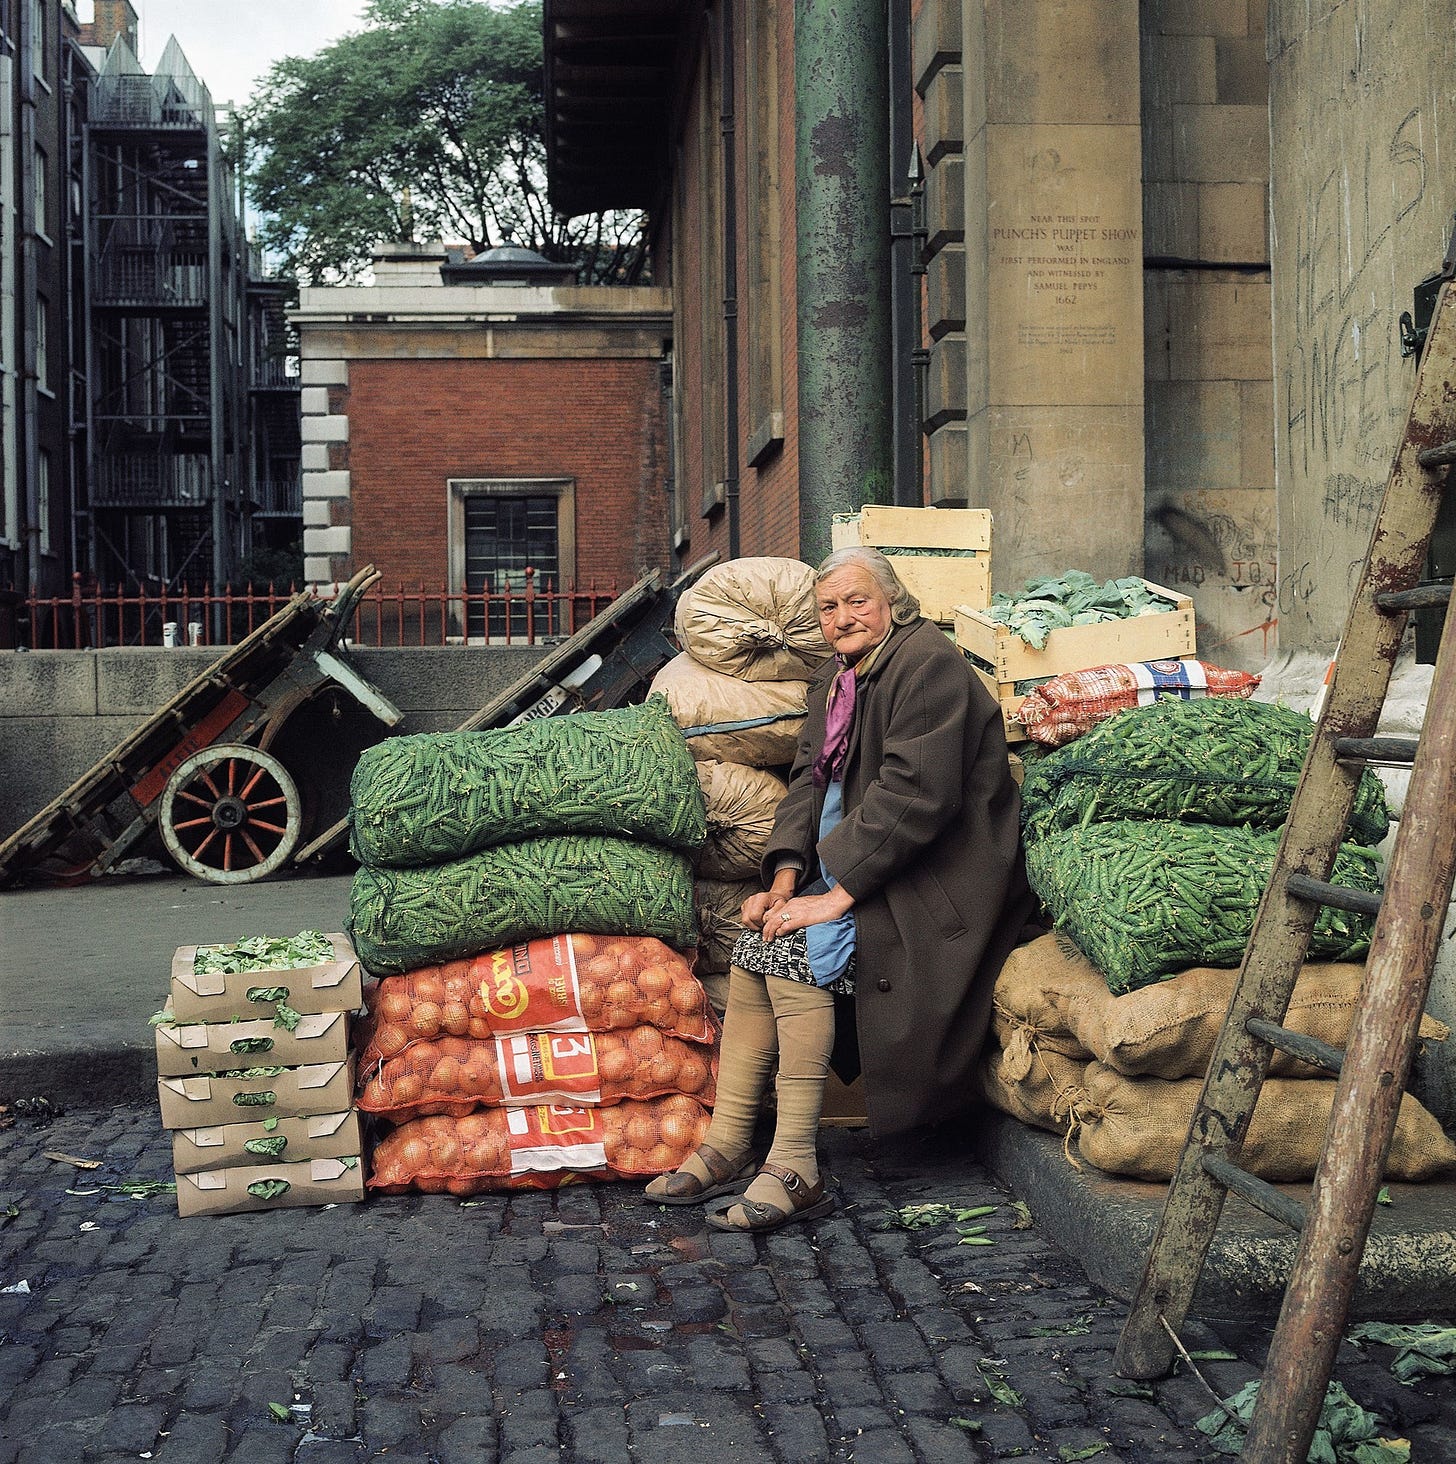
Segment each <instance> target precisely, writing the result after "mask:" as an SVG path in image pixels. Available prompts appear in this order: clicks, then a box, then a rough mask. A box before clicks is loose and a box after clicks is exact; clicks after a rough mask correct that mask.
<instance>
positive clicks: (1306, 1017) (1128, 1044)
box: [994, 935, 1450, 1079]
mask: <svg viewBox="0 0 1456 1464" xmlns="http://www.w3.org/2000/svg"><path fill="white" fill-rule="evenodd" d="M1363 978H1364V967H1363V966H1361V965H1358V964H1355V963H1353V962H1316V961H1311V962H1309V963H1308V964H1307V965H1306V966H1305V967H1304V969H1303V970H1302V971H1301V972H1300V975H1299V979H1298V981H1296V982H1295V986H1294V994H1293V996H1292V997H1291V999H1290V1003H1289V1010H1288V1012H1287V1014H1286V1015H1285V1019H1284V1025H1285V1026H1287V1027H1288V1028H1289V1029H1290V1030H1291V1031H1294V1032H1299V1033H1302V1034H1303V1035H1305V1036H1309V1037H1317V1038H1319V1039H1320V1041H1322V1042H1328V1043H1329V1044H1330V1045H1331V1046H1332V1047H1343V1046H1344V1045H1345V1042H1346V1041H1347V1039H1348V1038H1349V1035H1350V1022H1351V1019H1352V1017H1353V1014H1354V1010H1355V1002H1356V1000H1357V998H1358V997H1359V994H1360V983H1361V981H1362V980H1363ZM1237 980H1238V972H1237V971H1233V970H1224V969H1221V968H1213V967H1206V966H1196V967H1193V968H1191V969H1190V970H1187V971H1182V972H1180V973H1179V974H1178V975H1176V976H1171V977H1169V978H1167V979H1166V980H1164V981H1160V982H1158V983H1156V984H1155V985H1152V986H1144V987H1142V988H1141V989H1140V990H1138V991H1132V992H1128V993H1127V994H1126V995H1124V996H1113V995H1112V993H1111V992H1110V991H1108V989H1107V982H1106V981H1105V980H1104V979H1103V977H1102V974H1101V972H1100V971H1098V969H1097V968H1096V967H1095V966H1094V965H1093V964H1092V963H1091V962H1090V961H1089V960H1088V959H1087V958H1086V956H1084V955H1083V954H1082V953H1081V951H1079V950H1078V949H1077V947H1076V946H1075V945H1073V944H1072V942H1071V941H1070V940H1068V939H1067V938H1066V937H1065V936H1059V935H1044V936H1042V937H1040V938H1039V939H1037V940H1034V941H1032V942H1031V943H1030V944H1029V945H1024V946H1019V947H1018V948H1017V949H1016V950H1014V951H1012V953H1011V955H1010V956H1009V957H1008V958H1007V961H1006V964H1005V965H1004V966H1003V967H1002V968H1001V974H1000V976H999V977H998V978H997V981H996V995H995V1001H996V1008H995V1016H994V1021H995V1031H996V1034H997V1037H998V1040H999V1041H1000V1042H1001V1044H1002V1046H1003V1047H1004V1046H1007V1045H1009V1042H1010V1039H1011V1035H1012V1033H1014V1032H1015V1031H1016V1029H1017V1028H1018V1027H1021V1026H1025V1027H1028V1028H1030V1029H1031V1031H1032V1033H1033V1034H1034V1037H1035V1040H1036V1041H1037V1043H1038V1044H1039V1045H1040V1046H1042V1047H1045V1048H1049V1049H1051V1050H1052V1051H1056V1052H1063V1053H1066V1054H1067V1055H1069V1056H1075V1055H1076V1054H1078V1053H1084V1054H1085V1055H1086V1057H1087V1058H1088V1059H1089V1060H1090V1059H1092V1058H1096V1059H1097V1061H1098V1062H1102V1063H1106V1064H1107V1066H1109V1067H1111V1068H1114V1069H1116V1070H1117V1071H1118V1072H1120V1073H1126V1074H1128V1075H1129V1076H1134V1077H1141V1076H1146V1077H1156V1078H1168V1079H1178V1078H1202V1077H1203V1075H1204V1074H1205V1073H1206V1072H1207V1071H1208V1064H1209V1061H1210V1059H1211V1058H1212V1056H1213V1048H1214V1043H1215V1042H1216V1041H1217V1040H1218V1034H1219V1031H1220V1030H1221V1028H1222V1027H1223V1021H1224V1017H1225V1015H1226V1014H1227V1012H1228V1008H1229V1003H1230V1002H1231V1001H1232V1000H1233V993H1234V986H1235V984H1236V983H1237ZM1420 1035H1421V1037H1422V1038H1424V1039H1425V1040H1427V1041H1435V1042H1443V1041H1445V1040H1446V1038H1447V1037H1448V1036H1449V1035H1450V1032H1449V1029H1448V1028H1447V1027H1446V1026H1445V1024H1444V1023H1442V1022H1438V1021H1436V1020H1435V1018H1434V1017H1430V1016H1423V1017H1422V1018H1421V1026H1420ZM1269 1071H1270V1072H1271V1074H1273V1075H1274V1076H1275V1077H1297V1078H1308V1077H1312V1076H1314V1075H1315V1073H1316V1069H1314V1068H1312V1067H1310V1066H1309V1065H1308V1064H1307V1063H1302V1062H1300V1061H1298V1060H1297V1059H1296V1058H1292V1057H1290V1056H1288V1054H1286V1053H1282V1052H1276V1053H1275V1054H1274V1058H1273V1062H1272V1063H1271V1065H1270V1069H1269Z"/></svg>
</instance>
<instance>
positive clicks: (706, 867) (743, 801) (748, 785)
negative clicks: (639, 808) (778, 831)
mask: <svg viewBox="0 0 1456 1464" xmlns="http://www.w3.org/2000/svg"><path fill="white" fill-rule="evenodd" d="M695 766H696V768H697V770H698V783H699V784H700V785H701V787H702V790H703V802H704V803H705V804H706V805H707V808H708V837H707V838H706V839H705V840H704V841H703V844H702V846H701V848H699V850H698V852H697V856H696V859H695V862H694V868H695V869H696V871H697V873H698V874H699V875H701V876H702V877H703V878H704V879H757V878H758V872H759V870H758V867H759V865H760V864H761V863H762V862H763V854H764V850H765V849H767V848H768V836H769V835H770V834H771V833H772V832H773V821H774V811H775V810H776V809H777V808H778V806H779V801H780V800H781V799H782V798H783V796H784V794H785V793H787V792H788V785H787V784H786V783H785V782H784V780H783V779H782V778H780V777H777V776H775V775H774V774H773V773H771V772H769V771H768V770H767V769H765V768H746V767H744V766H743V765H742V764H741V763H725V762H700V763H696V764H695Z"/></svg>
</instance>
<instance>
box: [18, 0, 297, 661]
mask: <svg viewBox="0 0 1456 1464" xmlns="http://www.w3.org/2000/svg"><path fill="white" fill-rule="evenodd" d="M0 31H3V38H4V41H5V45H4V47H3V51H4V54H3V55H0V410H3V416H0V422H3V429H0V431H3V435H0V477H3V490H0V644H13V643H14V639H15V636H16V633H17V626H16V623H15V618H16V615H17V613H18V609H19V606H20V604H21V603H22V602H23V601H24V599H25V597H26V596H27V595H32V594H33V595H37V596H42V597H47V596H54V595H60V594H65V593H67V592H68V590H69V587H70V585H71V580H72V576H73V574H77V573H79V574H82V575H84V576H87V577H90V578H94V579H96V580H98V581H99V582H101V583H102V584H105V585H107V586H117V587H120V588H124V589H127V590H134V589H136V588H138V587H146V588H148V589H155V588H159V587H161V586H163V585H165V586H167V587H168V588H177V587H180V586H182V585H184V584H185V585H187V586H189V587H193V588H195V587H198V586H200V585H202V584H203V583H205V582H208V581H214V582H218V583H222V582H224V581H227V580H230V579H235V578H236V577H237V576H238V574H239V572H240V571H245V570H246V566H247V565H248V563H249V561H250V559H251V557H252V556H253V554H254V553H255V551H256V550H257V549H258V548H273V549H280V548H283V547H285V546H288V547H292V548H293V549H296V548H297V546H298V543H299V540H300V538H301V527H302V526H301V497H300V480H299V465H298V458H299V444H298V426H297V423H298V401H299V385H298V375H297V358H296V351H295V350H292V349H291V348H290V337H289V335H288V328H287V324H286V320H285V318H284V308H283V307H284V303H285V299H284V294H285V293H286V292H283V287H282V286H280V285H279V284H278V283H277V282H273V281H268V280H266V279H265V278H264V277H263V272H262V267H261V261H260V260H259V258H258V257H257V255H256V253H255V252H254V251H252V250H251V249H250V247H249V245H248V243H247V241H246V239H245V238H244V234H243V226H242V218H241V199H240V195H239V191H238V178H237V173H236V170H235V168H234V166H233V162H234V160H233V158H232V156H231V152H230V149H231V148H232V145H233V143H232V141H231V140H230V133H229V131H228V128H227V126H226V125H225V119H220V118H219V115H218V112H217V109H216V108H215V107H214V106H213V103H212V100H211V97H210V96H209V95H208V92H207V88H206V87H205V86H204V85H203V84H202V83H201V82H200V81H199V80H198V78H197V77H196V76H195V75H194V74H193V73H192V70H191V68H190V66H188V64H187V60H186V57H185V56H184V55H183V54H182V52H181V50H180V48H179V47H178V46H177V45H176V42H175V41H172V42H170V43H169V44H168V46H167V47H166V49H165V51H164V52H163V55H162V57H161V60H160V62H159V63H158V65H157V68H156V70H155V71H154V72H148V71H146V70H145V69H144V68H143V67H142V66H141V64H140V63H139V62H138V60H137V57H136V39H137V34H136V32H137V15H136V11H135V10H134V9H133V7H132V5H131V4H130V3H129V0H96V3H95V7H94V18H93V19H92V20H91V21H88V22H87V23H85V24H84V25H83V24H81V23H79V22H78V20H77V17H76V14H75V11H74V9H73V7H72V6H71V5H70V4H69V3H62V0H0ZM281 292H282V293H281Z"/></svg>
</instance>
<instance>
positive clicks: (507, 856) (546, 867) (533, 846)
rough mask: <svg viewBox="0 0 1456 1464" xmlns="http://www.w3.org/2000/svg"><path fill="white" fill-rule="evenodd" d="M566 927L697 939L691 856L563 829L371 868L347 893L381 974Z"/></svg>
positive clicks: (369, 958) (365, 958) (364, 956)
mask: <svg viewBox="0 0 1456 1464" xmlns="http://www.w3.org/2000/svg"><path fill="white" fill-rule="evenodd" d="M694 786H696V779H695V780H694ZM563 930H579V931H584V932H586V933H588V934H604V935H652V936H656V937H657V939H658V940H662V941H666V942H667V944H668V945H670V946H675V947H677V948H679V949H682V948H684V947H687V946H691V945H693V944H695V942H696V940H697V927H696V924H695V921H694V918H693V871H692V864H691V862H690V861H689V859H688V857H687V855H685V854H680V853H678V852H676V851H674V850H671V849H663V848H661V847H659V846H658V845H655V844H641V843H636V842H634V841H632V840H630V839H617V838H612V837H609V836H605V835H594V834H561V835H558V836H556V837H554V838H546V839H522V840H521V841H519V842H518V843H514V844H500V845H497V846H496V847H494V848H491V849H484V850H482V851H481V852H480V853H478V854H471V855H467V856H466V857H465V858H464V859H455V860H452V861H451V862H449V863H448V864H437V865H434V866H433V867H431V868H429V869H386V868H372V867H369V866H366V867H365V868H363V869H361V870H359V872H358V873H357V874H356V875H355V876H354V884H353V887H352V889H351V891H350V896H349V933H350V934H351V936H352V937H353V940H354V949H355V951H356V952H357V953H358V956H359V959H360V960H361V961H362V962H363V963H364V966H365V969H366V970H369V971H372V972H374V973H375V974H376V975H383V974H387V973H390V972H396V971H409V970H413V969H414V968H415V967H417V966H428V965H434V964H436V963H437V962H439V961H448V960H453V959H455V958H457V957H460V956H472V955H476V954H478V953H479V952H480V951H489V950H497V949H499V948H500V947H502V946H508V945H514V944H515V943H516V942H517V941H523V940H533V939H534V938H535V937H536V936H539V935H555V934H558V933H559V932H561V931H563Z"/></svg>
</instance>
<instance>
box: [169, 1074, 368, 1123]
mask: <svg viewBox="0 0 1456 1464" xmlns="http://www.w3.org/2000/svg"><path fill="white" fill-rule="evenodd" d="M157 1098H158V1101H159V1103H160V1105H161V1109H162V1127H163V1128H168V1129H192V1128H208V1127H211V1126H212V1125H213V1124H225V1123H247V1122H250V1121H253V1122H256V1121H257V1120H260V1119H264V1118H295V1117H298V1116H300V1115H303V1114H309V1113H340V1112H343V1111H344V1110H346V1109H348V1108H350V1107H352V1106H353V1102H354V1061H353V1058H349V1059H348V1060H347V1061H344V1062H321V1063H310V1064H309V1065H308V1066H307V1067H293V1068H286V1067H257V1066H250V1067H248V1068H246V1069H243V1070H240V1071H239V1072H237V1073H235V1074H231V1075H223V1074H220V1075H217V1076H213V1077H207V1076H204V1075H202V1074H196V1075H194V1076H192V1077H186V1078H158V1079H157Z"/></svg>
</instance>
